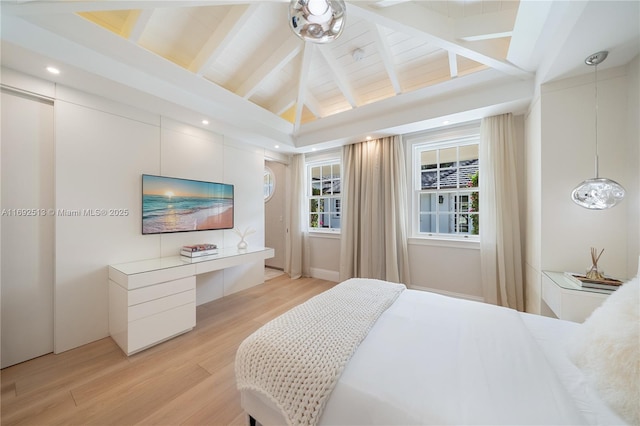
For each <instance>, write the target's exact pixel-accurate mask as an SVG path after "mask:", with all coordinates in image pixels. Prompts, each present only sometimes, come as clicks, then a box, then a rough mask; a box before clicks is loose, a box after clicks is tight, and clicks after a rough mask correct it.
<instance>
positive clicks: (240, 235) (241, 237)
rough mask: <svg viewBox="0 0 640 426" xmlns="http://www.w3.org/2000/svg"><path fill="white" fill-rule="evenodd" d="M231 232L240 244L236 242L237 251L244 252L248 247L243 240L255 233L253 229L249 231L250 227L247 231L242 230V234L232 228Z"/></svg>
mask: <svg viewBox="0 0 640 426" xmlns="http://www.w3.org/2000/svg"><path fill="white" fill-rule="evenodd" d="M233 230H234V231H235V233H236V234H238V236H239V237H240V242H238V250H246V249H247V247H248V244H247V242H246V241H245V240H244V239H245V238H246V237H247V235H251V234H253V233H254V232H256V231H255V229H251V227H248V228H247V229H245V230H244V232H240V231H238V230H237V229H236V228H233Z"/></svg>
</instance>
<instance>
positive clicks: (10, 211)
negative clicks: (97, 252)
mask: <svg viewBox="0 0 640 426" xmlns="http://www.w3.org/2000/svg"><path fill="white" fill-rule="evenodd" d="M1 96H2V99H1V102H2V122H1V128H2V131H1V139H0V148H1V150H0V153H1V164H0V167H1V168H0V172H1V177H2V180H1V188H2V189H1V194H0V209H1V211H2V217H1V219H2V221H1V225H0V226H1V227H0V237H1V238H0V239H1V243H2V245H1V247H0V256H1V258H2V269H1V288H2V293H1V296H2V297H1V304H2V306H1V307H2V346H1V349H0V350H1V352H0V358H1V361H2V362H1V364H2V368H4V367H7V366H10V365H13V364H17V363H19V362H22V361H26V360H28V359H31V358H35V357H37V356H40V355H44V354H47V353H50V352H52V351H53V285H54V282H53V281H54V271H53V270H54V263H53V262H54V253H53V248H54V220H55V217H54V213H53V211H52V210H51V209H54V208H55V205H54V194H53V191H54V185H53V138H54V136H53V104H52V103H51V102H48V101H46V100H40V99H37V98H31V97H29V96H26V95H22V94H17V93H13V92H8V91H5V90H4V89H3V91H2V95H1Z"/></svg>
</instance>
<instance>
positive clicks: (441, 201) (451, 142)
mask: <svg viewBox="0 0 640 426" xmlns="http://www.w3.org/2000/svg"><path fill="white" fill-rule="evenodd" d="M468 133H469V132H467V134H466V135H460V136H458V137H453V138H451V137H450V136H451V135H450V134H449V135H448V136H449V137H448V138H445V139H446V140H442V138H438V137H437V135H436V136H435V137H434V135H433V134H431V135H430V137H429V136H425V137H423V138H421V140H419V141H416V142H415V143H414V144H413V160H414V161H413V164H414V167H413V174H414V191H413V192H414V208H413V215H414V219H413V226H414V232H413V234H414V236H416V237H429V236H438V237H443V236H444V237H464V238H469V237H472V238H473V236H477V235H478V234H479V231H480V227H479V221H478V218H479V216H478V215H479V213H480V212H479V198H480V197H479V189H478V178H479V173H480V162H479V158H478V143H479V135H478V134H477V133H476V134H471V135H469V134H468ZM472 133H474V132H472ZM430 139H431V140H430ZM434 139H435V140H434ZM475 238H477V237H475Z"/></svg>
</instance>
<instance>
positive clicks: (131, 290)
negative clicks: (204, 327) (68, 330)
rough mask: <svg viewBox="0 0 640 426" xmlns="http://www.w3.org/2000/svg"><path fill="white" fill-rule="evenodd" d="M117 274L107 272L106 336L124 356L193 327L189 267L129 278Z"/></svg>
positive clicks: (193, 290)
mask: <svg viewBox="0 0 640 426" xmlns="http://www.w3.org/2000/svg"><path fill="white" fill-rule="evenodd" d="M118 272H121V271H118V270H117V269H115V268H114V267H110V268H109V332H110V334H111V337H112V338H113V340H115V341H116V343H117V344H118V345H119V346H120V347H121V348H122V350H123V351H124V352H125V353H126V354H127V355H131V354H133V353H136V352H139V351H141V350H143V349H146V348H148V347H149V346H151V345H154V344H157V343H159V342H162V341H164V340H167V339H170V338H172V337H174V336H176V335H178V334H181V333H184V332H186V331H189V330H191V329H192V328H193V327H195V325H196V277H195V274H194V272H195V270H194V267H193V266H192V265H188V266H187V267H177V268H168V269H165V270H159V271H148V272H141V273H137V274H131V275H127V274H122V273H118Z"/></svg>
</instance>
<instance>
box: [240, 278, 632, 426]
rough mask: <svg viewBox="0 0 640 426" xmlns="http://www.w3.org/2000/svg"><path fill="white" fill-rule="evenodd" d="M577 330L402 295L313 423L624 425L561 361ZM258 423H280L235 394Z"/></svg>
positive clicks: (259, 403) (258, 401)
mask: <svg viewBox="0 0 640 426" xmlns="http://www.w3.org/2000/svg"><path fill="white" fill-rule="evenodd" d="M577 325H578V324H574V323H569V322H564V321H560V320H552V319H548V318H544V317H539V316H534V315H528V314H520V313H518V312H516V311H513V310H510V309H505V308H499V307H496V306H492V305H487V304H483V303H478V302H470V301H465V300H460V299H454V298H450V297H445V296H440V295H437V294H433V293H428V292H421V291H417V290H405V291H404V292H403V293H402V294H401V295H400V296H399V297H398V299H397V300H396V302H395V303H394V304H393V305H392V306H391V307H390V308H388V309H387V310H386V311H385V312H384V313H383V314H382V315H381V316H380V318H379V319H378V321H377V322H376V324H375V325H374V326H373V327H372V328H371V330H370V331H369V334H368V336H367V337H366V338H365V339H364V341H363V342H362V343H361V344H360V346H359V347H358V349H357V351H356V352H355V354H354V355H353V357H352V358H351V359H350V361H349V363H348V364H347V366H346V367H345V369H344V371H343V372H342V375H341V377H340V379H339V381H338V383H337V385H336V387H335V388H334V390H333V392H332V394H331V396H330V397H329V400H328V402H327V404H326V407H325V409H324V412H323V414H322V416H321V418H320V421H319V424H321V425H338V424H339V425H346V424H367V425H376V424H377V425H409V424H493V425H497V424H540V425H542V424H553V425H558V424H609V425H611V424H623V422H622V420H620V418H618V417H617V416H616V415H615V414H613V413H612V412H611V410H609V409H608V408H607V406H606V405H605V404H604V403H603V402H601V401H600V400H599V399H598V397H597V395H596V394H595V392H593V391H592V390H591V389H590V388H589V387H588V386H587V385H586V382H585V381H584V378H583V376H582V374H581V372H580V370H578V369H577V368H576V367H575V366H574V365H573V364H572V363H571V361H569V359H568V356H567V354H566V351H565V350H564V342H565V341H566V339H567V337H568V336H569V335H570V334H571V332H572V328H573V327H574V326H577ZM242 404H243V407H244V408H245V410H247V412H248V413H249V414H251V415H253V416H254V417H255V418H257V420H258V421H259V422H261V423H262V424H264V425H269V424H280V423H282V421H281V419H280V418H279V417H278V412H277V410H276V409H274V407H272V406H270V403H269V401H268V400H266V399H265V398H263V397H262V396H260V395H256V394H252V393H251V392H246V391H243V392H242Z"/></svg>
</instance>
